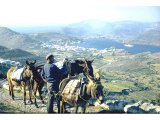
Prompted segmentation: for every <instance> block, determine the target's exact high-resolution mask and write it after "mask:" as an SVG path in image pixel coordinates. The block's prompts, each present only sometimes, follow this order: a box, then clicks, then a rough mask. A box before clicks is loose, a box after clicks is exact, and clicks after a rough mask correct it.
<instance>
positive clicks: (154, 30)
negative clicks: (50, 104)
mask: <svg viewBox="0 0 160 120" xmlns="http://www.w3.org/2000/svg"><path fill="white" fill-rule="evenodd" d="M159 29H160V22H144V23H143V22H135V21H120V22H110V23H109V22H103V21H96V20H88V21H82V22H79V23H74V24H70V25H68V26H66V27H64V29H63V33H64V34H66V35H72V36H93V35H94V36H95V35H97V36H99V35H101V36H105V37H106V38H110V39H115V40H117V41H121V42H126V43H127V42H130V41H132V40H133V42H131V43H134V44H143V43H144V42H145V43H146V44H151V45H155V44H156V45H160V43H159V42H157V41H159V33H160V32H159V31H160V30H159ZM146 38H147V39H146Z"/></svg>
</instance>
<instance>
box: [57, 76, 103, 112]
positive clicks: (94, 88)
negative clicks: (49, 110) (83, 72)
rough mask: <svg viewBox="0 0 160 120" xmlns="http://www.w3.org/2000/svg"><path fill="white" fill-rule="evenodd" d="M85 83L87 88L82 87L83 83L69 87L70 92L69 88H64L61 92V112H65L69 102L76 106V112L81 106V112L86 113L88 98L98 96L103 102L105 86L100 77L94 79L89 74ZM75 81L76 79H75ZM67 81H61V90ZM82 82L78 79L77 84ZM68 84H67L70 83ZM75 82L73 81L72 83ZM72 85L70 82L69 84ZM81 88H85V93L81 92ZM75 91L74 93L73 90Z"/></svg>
mask: <svg viewBox="0 0 160 120" xmlns="http://www.w3.org/2000/svg"><path fill="white" fill-rule="evenodd" d="M86 79H87V80H86V83H85V89H84V88H82V86H81V84H79V85H78V86H76V87H75V88H73V86H70V87H69V89H70V90H69V92H68V90H66V89H67V88H66V87H65V88H63V90H62V92H61V93H60V97H61V101H60V113H65V111H66V110H65V105H66V104H69V105H70V106H75V107H76V109H75V113H78V108H79V107H81V108H82V111H81V113H85V111H86V106H87V103H88V100H89V99H91V98H96V99H98V100H99V101H100V102H103V97H104V95H103V86H102V84H101V82H100V80H99V79H94V78H93V77H92V78H90V77H89V76H87V78H86ZM73 81H74V82H75V81H76V79H74V80H73ZM63 82H64V83H65V80H64V81H62V82H61V83H60V86H59V87H60V90H61V86H63V84H64V83H63ZM70 82H71V81H70ZM70 82H68V84H69V83H70ZM78 83H80V82H78V80H77V84H78ZM68 84H67V85H68ZM72 84H73V83H72ZM69 85H70V84H69ZM81 89H83V93H82V92H80V91H81ZM71 91H72V92H73V93H72V92H71Z"/></svg>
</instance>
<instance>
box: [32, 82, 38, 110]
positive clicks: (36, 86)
mask: <svg viewBox="0 0 160 120" xmlns="http://www.w3.org/2000/svg"><path fill="white" fill-rule="evenodd" d="M37 89H38V84H37V83H35V84H34V86H33V92H34V104H35V106H36V107H37V108H38V105H37V101H36V93H37Z"/></svg>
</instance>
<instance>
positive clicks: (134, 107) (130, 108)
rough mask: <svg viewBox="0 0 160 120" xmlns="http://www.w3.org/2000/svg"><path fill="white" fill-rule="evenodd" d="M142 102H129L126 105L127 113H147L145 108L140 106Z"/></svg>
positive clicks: (125, 110)
mask: <svg viewBox="0 0 160 120" xmlns="http://www.w3.org/2000/svg"><path fill="white" fill-rule="evenodd" d="M141 104H142V101H140V102H137V103H134V104H129V105H126V106H125V107H124V112H125V113H146V112H145V111H144V110H143V109H141V108H140V105H141Z"/></svg>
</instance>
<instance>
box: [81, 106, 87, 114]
mask: <svg viewBox="0 0 160 120" xmlns="http://www.w3.org/2000/svg"><path fill="white" fill-rule="evenodd" d="M85 112H86V105H84V106H83V107H82V113H85Z"/></svg>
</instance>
